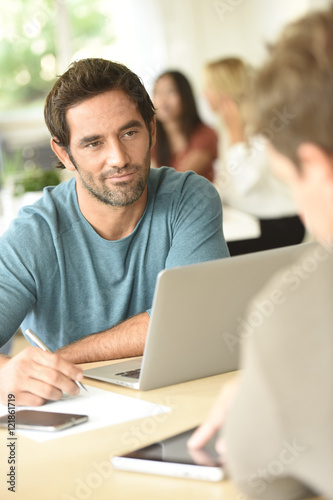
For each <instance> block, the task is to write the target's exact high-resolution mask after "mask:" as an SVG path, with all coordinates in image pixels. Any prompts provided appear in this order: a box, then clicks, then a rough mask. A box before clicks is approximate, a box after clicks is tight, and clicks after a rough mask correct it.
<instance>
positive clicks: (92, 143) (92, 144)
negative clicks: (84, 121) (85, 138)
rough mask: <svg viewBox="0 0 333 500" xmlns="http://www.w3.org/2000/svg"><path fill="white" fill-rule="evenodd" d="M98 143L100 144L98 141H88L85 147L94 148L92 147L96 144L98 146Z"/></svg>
mask: <svg viewBox="0 0 333 500" xmlns="http://www.w3.org/2000/svg"><path fill="white" fill-rule="evenodd" d="M99 145H100V142H99V141H95V142H90V143H89V144H87V148H91V149H94V148H97V146H99Z"/></svg>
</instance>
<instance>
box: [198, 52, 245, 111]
mask: <svg viewBox="0 0 333 500" xmlns="http://www.w3.org/2000/svg"><path fill="white" fill-rule="evenodd" d="M204 80H205V85H206V87H207V89H208V90H213V91H214V92H220V93H223V94H226V95H227V96H228V97H230V98H231V99H232V100H233V101H235V102H236V104H238V105H239V104H241V102H242V100H243V99H244V96H246V94H247V93H248V92H249V90H250V88H251V83H252V80H253V70H252V68H251V67H250V66H249V65H248V64H246V63H244V62H243V61H242V60H241V59H238V58H236V57H227V58H224V59H218V60H217V61H212V62H210V63H207V64H206V66H205V68H204Z"/></svg>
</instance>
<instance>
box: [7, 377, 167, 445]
mask: <svg viewBox="0 0 333 500" xmlns="http://www.w3.org/2000/svg"><path fill="white" fill-rule="evenodd" d="M86 388H87V389H88V392H87V393H86V392H85V391H83V390H81V393H80V395H79V396H76V397H69V396H68V397H64V398H63V399H61V400H60V401H55V402H50V403H47V404H45V405H43V406H39V407H38V408H36V407H34V408H32V407H27V406H25V407H23V406H20V407H17V408H16V410H17V411H19V410H23V409H25V410H27V409H29V410H38V411H54V412H58V413H78V414H81V415H88V416H89V419H88V421H87V422H84V423H83V424H80V425H77V426H74V427H70V428H69V429H64V430H62V431H54V432H48V431H28V430H23V429H17V430H16V433H17V434H18V435H21V436H26V437H28V438H30V439H34V440H35V441H40V442H42V441H48V440H50V439H57V438H60V437H65V436H71V435H73V434H78V433H80V432H87V431H92V430H94V429H99V428H101V427H107V426H110V425H116V424H120V423H122V422H128V421H130V420H136V419H139V418H145V417H154V416H155V415H160V414H162V413H166V412H169V411H171V408H168V407H167V406H161V405H157V404H155V403H150V402H148V401H142V400H140V399H136V398H132V397H129V396H123V395H121V394H115V393H113V392H109V391H104V390H102V389H96V388H95V387H91V386H86ZM6 414H7V406H4V405H0V416H1V415H6Z"/></svg>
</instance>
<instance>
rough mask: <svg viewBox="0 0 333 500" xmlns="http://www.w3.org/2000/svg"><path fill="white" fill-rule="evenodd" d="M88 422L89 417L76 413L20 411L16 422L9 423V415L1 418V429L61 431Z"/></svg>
mask: <svg viewBox="0 0 333 500" xmlns="http://www.w3.org/2000/svg"><path fill="white" fill-rule="evenodd" d="M87 420H88V415H77V414H75V413H56V412H50V411H38V410H19V411H17V412H16V413H15V420H14V419H13V420H10V421H8V415H3V416H2V417H0V427H8V424H9V423H10V425H11V427H14V426H13V424H14V422H15V429H27V430H36V431H60V430H63V429H67V428H68V427H72V426H73V425H78V424H82V423H83V422H86V421H87Z"/></svg>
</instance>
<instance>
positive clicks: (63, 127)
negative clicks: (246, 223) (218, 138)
mask: <svg viewBox="0 0 333 500" xmlns="http://www.w3.org/2000/svg"><path fill="white" fill-rule="evenodd" d="M45 121H46V124H47V126H48V128H49V131H50V133H51V137H52V139H51V147H52V149H53V151H54V152H55V154H56V155H57V157H58V159H59V163H58V165H57V166H58V167H60V168H67V169H68V170H70V171H72V172H74V173H75V178H73V179H72V180H70V181H69V182H67V183H63V184H61V185H59V186H57V187H55V188H53V187H50V188H46V189H45V190H44V195H43V197H42V198H41V199H40V200H39V201H38V202H37V203H35V204H34V205H33V206H30V207H26V208H24V209H23V210H22V211H21V212H20V214H19V217H18V218H17V219H16V220H15V221H14V222H13V223H12V225H11V227H10V228H9V230H8V231H7V232H6V233H5V234H4V236H3V237H2V238H1V240H0V256H1V257H0V303H1V306H0V346H1V345H3V344H5V342H6V341H7V340H8V339H9V338H10V337H11V336H12V335H13V334H14V332H15V331H16V330H17V328H18V327H19V326H20V325H21V324H22V329H23V330H24V329H25V328H31V329H32V330H33V331H34V332H35V333H36V334H37V335H38V336H39V337H40V338H41V340H42V341H44V343H45V344H46V345H47V346H48V347H49V348H50V349H51V350H52V351H55V350H58V349H60V351H58V354H49V353H44V352H42V351H41V350H39V349H37V348H34V347H31V348H28V349H25V350H24V351H22V352H21V353H20V354H18V355H17V356H14V357H13V358H12V359H8V358H5V357H1V358H0V387H1V388H0V401H1V402H6V398H7V395H8V393H15V395H16V404H18V405H20V404H29V405H39V404H42V403H43V402H44V401H45V400H46V399H53V400H56V399H59V398H60V397H61V394H62V391H66V392H68V393H70V394H75V393H76V391H77V389H78V388H77V385H76V384H74V382H73V381H74V380H80V379H81V378H82V371H81V370H80V369H79V368H78V367H76V366H75V365H74V364H73V363H82V362H88V361H99V360H106V359H115V358H121V357H127V356H136V355H141V354H142V353H143V348H144V343H145V338H146V333H147V329H148V324H149V312H150V307H151V305H152V300H153V294H154V288H155V283H156V278H157V275H158V273H159V272H160V271H161V270H162V269H165V268H168V267H174V266H178V265H185V264H192V263H196V262H202V261H206V260H212V259H217V258H222V257H227V256H228V249H227V246H226V243H225V241H224V238H223V232H222V207H221V201H220V198H219V196H218V194H217V192H216V191H215V188H214V187H213V186H212V185H211V184H210V183H209V182H208V181H206V180H205V179H204V178H202V177H199V176H197V175H195V174H194V173H193V172H188V173H185V174H180V173H178V172H176V171H174V170H173V169H170V168H167V167H163V168H161V169H150V150H151V147H152V146H153V145H154V142H155V110H154V106H153V104H152V102H151V100H150V98H149V96H148V94H147V92H146V90H145V89H144V87H143V85H142V83H141V82H140V80H139V78H138V77H137V76H136V75H135V74H134V73H132V72H131V71H130V70H128V68H126V67H125V66H123V65H121V64H117V63H113V62H110V61H106V60H103V59H86V60H81V61H78V62H75V63H73V64H72V65H71V66H70V68H69V69H68V70H67V72H66V73H64V75H62V76H61V77H60V78H59V79H58V81H57V82H56V83H55V85H54V87H53V89H52V90H51V92H50V94H49V95H48V97H47V100H46V104H45ZM166 307H167V304H166Z"/></svg>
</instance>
